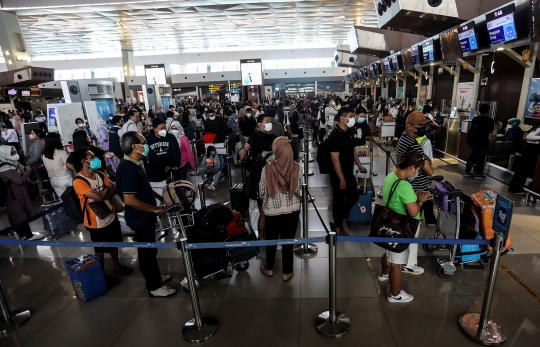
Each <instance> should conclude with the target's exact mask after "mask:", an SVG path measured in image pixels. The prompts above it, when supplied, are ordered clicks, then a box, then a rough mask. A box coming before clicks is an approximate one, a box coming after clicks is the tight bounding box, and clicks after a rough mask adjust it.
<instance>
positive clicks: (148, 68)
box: [144, 64, 167, 84]
mask: <svg viewBox="0 0 540 347" xmlns="http://www.w3.org/2000/svg"><path fill="white" fill-rule="evenodd" d="M144 73H145V75H146V84H167V78H166V77H165V64H148V65H144Z"/></svg>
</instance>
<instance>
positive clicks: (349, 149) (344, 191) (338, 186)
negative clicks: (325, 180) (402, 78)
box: [327, 107, 366, 236]
mask: <svg viewBox="0 0 540 347" xmlns="http://www.w3.org/2000/svg"><path fill="white" fill-rule="evenodd" d="M338 116H339V122H338V123H337V125H336V127H335V129H334V130H333V131H332V133H331V134H330V136H329V137H328V140H327V141H329V143H328V147H329V150H330V159H331V161H332V166H331V167H330V184H331V186H332V193H333V197H332V216H333V219H334V222H333V223H330V226H331V228H332V229H333V230H334V231H335V232H336V233H337V234H338V235H342V236H348V235H349V234H348V233H347V232H346V231H345V229H344V228H343V221H344V219H345V218H346V217H347V215H348V214H349V211H350V210H351V208H352V207H353V205H354V204H355V203H356V201H357V200H358V190H357V187H356V179H355V177H354V171H353V169H354V164H355V163H356V165H357V166H358V168H359V169H360V171H361V172H366V169H365V168H364V167H363V166H362V163H360V159H359V158H358V156H356V155H354V143H353V137H352V135H351V132H350V131H349V129H351V128H353V127H354V124H355V123H356V120H355V118H354V111H353V110H352V109H350V108H348V107H342V108H341V109H340V110H339V111H338Z"/></svg>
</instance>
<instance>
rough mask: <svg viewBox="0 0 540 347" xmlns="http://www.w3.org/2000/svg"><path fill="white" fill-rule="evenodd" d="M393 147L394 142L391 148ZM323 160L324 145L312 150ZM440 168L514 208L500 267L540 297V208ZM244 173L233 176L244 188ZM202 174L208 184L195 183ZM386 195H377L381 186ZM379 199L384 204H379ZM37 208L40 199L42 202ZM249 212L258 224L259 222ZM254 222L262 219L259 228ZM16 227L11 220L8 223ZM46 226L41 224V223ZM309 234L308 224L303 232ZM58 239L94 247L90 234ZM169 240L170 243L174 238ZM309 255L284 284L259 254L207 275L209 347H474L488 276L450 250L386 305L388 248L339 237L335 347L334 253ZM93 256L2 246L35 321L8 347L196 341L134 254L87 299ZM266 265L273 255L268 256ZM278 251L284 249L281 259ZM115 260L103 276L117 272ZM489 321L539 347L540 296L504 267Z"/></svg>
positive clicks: (325, 186)
mask: <svg viewBox="0 0 540 347" xmlns="http://www.w3.org/2000/svg"><path fill="white" fill-rule="evenodd" d="M389 148H391V147H389ZM312 153H313V156H315V149H313V150H312ZM384 164H385V157H384V153H383V152H382V151H380V150H378V149H377V150H376V151H375V168H374V169H375V171H377V172H378V173H379V175H378V176H377V177H375V178H374V184H375V186H376V188H378V187H380V184H381V183H382V180H383V178H384V170H385V165H384ZM434 166H435V167H436V173H437V174H442V175H444V176H445V177H446V179H447V180H449V181H450V182H452V183H453V184H454V185H455V186H456V187H459V188H462V189H463V190H464V192H465V193H466V194H471V193H474V192H476V191H480V190H483V189H493V190H494V191H495V192H498V193H501V194H504V195H506V196H508V197H509V198H510V199H512V200H514V201H515V202H516V207H515V210H514V215H513V219H512V230H511V233H512V237H513V242H514V245H513V248H514V250H515V251H514V252H513V253H511V254H508V255H506V256H504V257H503V258H502V260H501V262H502V263H503V264H504V265H505V266H506V267H508V268H509V269H510V270H511V271H512V272H513V273H514V274H515V275H517V276H518V277H519V278H520V279H521V280H522V281H523V283H524V284H525V285H526V286H528V288H529V289H530V290H531V291H534V292H536V293H540V227H539V225H540V211H539V209H538V206H535V205H533V204H528V205H527V204H525V202H524V201H522V198H521V197H518V196H515V195H512V194H509V193H507V190H506V187H505V186H504V185H503V184H502V183H500V182H498V181H496V180H494V179H491V178H488V179H486V180H485V181H483V182H478V181H475V180H473V179H465V178H463V177H462V176H461V174H460V173H461V171H462V170H463V167H462V166H458V165H457V163H456V162H455V161H453V160H440V159H436V160H435V162H434ZM310 167H311V168H312V170H314V171H315V175H314V176H311V177H310V178H309V186H310V191H311V194H312V195H313V196H314V197H315V204H316V206H317V207H318V209H319V210H320V212H321V214H322V216H323V218H324V219H325V221H326V222H328V220H329V216H330V214H331V210H329V208H328V206H329V203H330V201H331V189H330V187H329V182H328V178H327V177H325V176H323V175H319V174H318V168H317V164H316V162H312V163H310ZM237 176H239V175H235V177H234V181H235V182H237V181H239V178H238V177H237ZM198 179H200V177H198ZM217 187H218V189H217V190H216V191H207V192H206V197H207V201H208V203H211V202H217V201H225V200H226V199H227V197H228V189H227V181H226V180H222V181H220V182H219V183H218V184H217ZM376 190H377V189H376ZM378 201H380V200H378ZM38 203H39V201H36V206H37V204H38ZM256 214H257V213H256V212H253V213H252V219H255V218H256ZM441 218H442V221H443V224H442V225H443V229H444V230H445V231H446V232H448V233H449V237H452V235H453V230H452V225H453V223H454V221H453V219H452V216H444V215H443V216H441ZM255 224H256V223H255ZM7 225H8V223H7V217H6V216H5V213H2V214H1V215H0V228H4V227H6V226H7ZM32 228H33V229H34V230H35V231H39V230H42V229H43V226H42V223H41V221H40V220H38V221H36V222H34V223H32ZM309 229H310V236H322V235H324V234H325V232H324V229H323V228H322V224H321V222H320V221H319V219H318V217H317V215H316V213H315V211H314V209H313V208H312V207H310V209H309ZM348 230H349V233H350V234H351V235H367V233H368V226H367V225H365V224H357V225H355V224H353V225H351V226H350V227H349V228H348ZM298 233H299V234H298V236H300V227H299V229H298ZM432 233H433V229H432V228H426V227H422V229H421V235H420V236H421V237H429V236H432ZM60 240H66V241H67V240H69V241H75V240H89V235H88V234H87V232H86V231H84V230H83V228H78V230H77V233H76V234H75V235H73V236H71V235H66V236H64V237H62V238H61V239H60ZM172 240H173V236H172V235H171V236H169V237H168V238H167V239H166V241H169V242H170V241H172ZM318 246H319V252H318V254H317V256H316V257H315V258H312V259H306V260H301V259H297V258H296V259H295V260H294V269H295V275H294V277H293V278H292V279H291V280H290V281H289V282H283V281H282V280H281V276H280V274H281V264H280V262H277V263H276V269H275V270H276V275H274V277H272V278H268V277H266V276H263V275H262V274H261V273H260V272H259V264H260V263H261V262H260V261H258V260H255V259H253V260H252V261H251V262H250V264H251V266H250V267H249V269H248V271H246V272H241V273H238V272H234V273H231V275H232V277H230V278H226V279H222V280H220V281H213V280H205V281H203V282H202V283H201V288H200V289H199V291H198V293H199V296H200V303H201V307H202V311H203V313H204V314H209V315H214V316H215V317H216V318H217V320H218V322H219V330H218V331H217V333H216V335H215V336H214V337H213V338H211V339H210V340H209V341H207V342H206V343H201V344H200V345H205V346H220V347H227V346H235V347H236V346H272V347H273V346H276V347H278V346H279V347H282V346H283V347H285V346H310V347H314V346H398V347H413V346H414V347H417V346H437V347H444V346H451V347H454V346H475V345H476V344H475V343H473V342H471V341H470V340H468V339H467V338H466V337H465V336H464V335H463V334H462V333H461V331H460V330H459V327H458V324H457V321H458V319H459V317H460V316H461V315H463V314H465V313H468V312H479V311H480V308H481V305H482V296H483V291H484V287H485V283H486V278H487V273H488V270H487V269H484V270H477V269H462V268H460V269H458V271H457V272H456V274H455V275H454V276H451V277H448V278H441V277H438V276H437V274H436V268H437V263H436V259H437V257H446V256H448V255H447V253H445V252H437V253H434V254H426V253H424V252H423V251H422V250H420V251H419V259H418V263H419V265H420V266H423V267H424V268H425V270H426V271H425V273H424V274H423V275H420V276H414V275H404V276H403V280H402V289H404V290H406V291H407V292H409V293H411V294H413V295H414V296H415V299H414V301H413V302H411V303H407V304H390V303H388V301H387V300H386V295H387V290H388V284H380V283H379V282H378V280H377V272H378V271H379V268H380V256H381V255H382V253H383V251H382V250H381V249H380V248H379V247H377V246H375V245H373V244H368V243H362V244H360V243H352V242H346V243H345V242H340V243H339V244H338V247H337V256H338V261H337V297H338V299H337V308H338V310H339V311H341V312H343V313H345V314H346V315H347V316H348V317H349V318H350V320H351V330H350V332H349V334H347V335H346V336H344V337H343V338H341V339H338V340H331V339H327V338H325V337H323V336H322V335H320V334H319V333H318V332H317V331H316V330H315V318H316V316H317V315H318V314H319V313H321V312H323V311H326V310H328V308H329V304H328V292H329V290H328V249H327V246H326V245H325V244H322V243H321V244H318ZM92 252H93V250H92V249H88V248H76V247H67V248H66V247H27V246H25V247H18V246H9V247H8V246H4V245H0V276H1V280H2V283H3V286H4V289H5V290H6V293H7V295H8V297H7V299H8V302H9V304H10V306H11V308H12V309H21V308H27V309H30V310H31V312H32V317H31V319H30V321H29V322H28V323H27V324H26V325H24V326H23V327H21V328H20V329H18V330H16V331H14V332H12V333H9V334H8V335H6V336H0V346H2V347H10V346H39V347H49V346H51V347H52V346H74V347H75V346H76V347H83V346H115V347H120V346H187V345H189V343H187V342H186V341H184V340H183V338H182V334H181V330H182V326H183V324H184V323H185V322H186V321H187V320H189V319H191V318H192V316H193V313H192V309H191V302H190V299H189V296H188V295H187V294H185V293H183V292H181V291H179V293H178V294H177V295H176V296H174V297H171V298H167V299H161V298H149V297H148V292H147V291H146V290H145V288H144V280H143V278H142V276H141V275H140V273H139V270H138V264H137V251H136V250H134V249H130V248H124V249H122V250H121V262H122V263H123V264H124V265H126V266H131V267H133V268H134V270H135V271H134V273H133V274H131V275H129V276H118V277H119V278H121V279H122V282H121V283H120V284H119V285H118V286H116V287H114V288H112V290H111V291H110V292H109V293H108V294H107V295H105V296H103V297H100V298H98V299H96V300H94V301H92V302H89V303H85V302H83V301H81V300H79V299H77V298H75V296H74V291H73V288H72V285H71V282H70V280H69V276H68V274H67V272H66V269H65V262H66V261H68V260H70V259H73V258H75V257H77V256H79V255H81V254H85V253H92ZM262 255H263V261H264V250H263V251H262ZM279 256H280V252H278V257H279ZM109 260H110V259H107V268H106V271H107V272H109V273H111V272H112V264H111V263H110V261H109ZM159 263H160V267H161V270H162V273H164V274H165V273H170V274H172V276H173V277H174V280H173V282H171V284H170V286H171V287H174V288H176V289H180V284H179V282H180V280H181V279H182V278H183V277H184V276H185V271H184V266H183V260H182V258H181V255H180V252H179V251H177V250H174V249H170V250H169V249H167V250H160V251H159ZM491 317H492V318H493V319H495V320H496V321H498V322H499V323H501V324H502V325H503V327H504V329H505V330H506V332H507V334H508V339H507V342H506V344H505V346H516V347H529V346H530V347H533V346H538V345H539V342H538V341H540V300H539V299H536V298H535V297H534V296H533V295H532V294H531V293H530V292H529V291H527V290H526V289H524V288H523V287H522V286H521V285H520V283H518V282H517V281H516V280H515V279H513V278H512V277H511V276H510V275H508V274H507V273H505V272H503V271H499V274H498V276H497V283H496V288H495V296H494V299H493V307H492V311H491Z"/></svg>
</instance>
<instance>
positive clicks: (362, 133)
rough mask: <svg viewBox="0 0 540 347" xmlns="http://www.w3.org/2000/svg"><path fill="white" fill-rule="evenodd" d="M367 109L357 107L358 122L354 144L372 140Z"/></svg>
mask: <svg viewBox="0 0 540 347" xmlns="http://www.w3.org/2000/svg"><path fill="white" fill-rule="evenodd" d="M366 117H367V116H366V109H365V108H364V107H362V106H359V107H358V108H357V109H356V116H355V119H356V123H355V124H354V127H353V129H354V132H353V133H354V145H355V146H363V145H365V144H366V141H371V129H370V128H369V124H368V123H367V121H366Z"/></svg>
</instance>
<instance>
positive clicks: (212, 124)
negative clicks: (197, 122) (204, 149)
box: [204, 109, 227, 134]
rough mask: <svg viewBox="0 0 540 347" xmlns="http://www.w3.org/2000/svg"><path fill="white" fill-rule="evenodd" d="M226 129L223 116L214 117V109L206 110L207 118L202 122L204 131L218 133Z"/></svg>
mask: <svg viewBox="0 0 540 347" xmlns="http://www.w3.org/2000/svg"><path fill="white" fill-rule="evenodd" d="M224 131H227V123H226V122H225V120H224V119H223V117H216V115H215V114H214V110H212V109H210V110H208V118H207V119H206V121H205V122H204V133H205V134H206V133H212V134H220V133H223V132H224Z"/></svg>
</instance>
